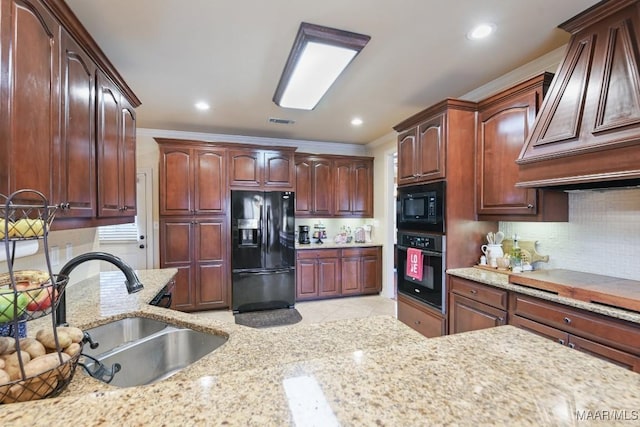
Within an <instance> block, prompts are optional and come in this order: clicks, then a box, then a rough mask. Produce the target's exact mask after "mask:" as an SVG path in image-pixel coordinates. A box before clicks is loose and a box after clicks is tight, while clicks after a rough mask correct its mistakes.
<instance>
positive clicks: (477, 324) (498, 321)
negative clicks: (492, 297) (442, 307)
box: [449, 293, 507, 334]
mask: <svg viewBox="0 0 640 427" xmlns="http://www.w3.org/2000/svg"><path fill="white" fill-rule="evenodd" d="M449 312H450V315H449V330H450V333H451V334H457V333H459V332H469V331H476V330H478V329H486V328H492V327H494V326H501V325H504V324H506V323H507V312H506V311H504V310H499V309H497V308H494V307H491V306H490V305H487V304H483V303H481V302H478V301H474V300H472V299H469V298H466V297H463V296H461V295H458V294H455V293H451V294H450V296H449Z"/></svg>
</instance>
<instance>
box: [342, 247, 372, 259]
mask: <svg viewBox="0 0 640 427" xmlns="http://www.w3.org/2000/svg"><path fill="white" fill-rule="evenodd" d="M377 255H378V249H377V248H350V249H343V250H342V256H343V257H345V258H349V257H359V256H377Z"/></svg>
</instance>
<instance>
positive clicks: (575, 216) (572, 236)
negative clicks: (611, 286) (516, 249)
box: [500, 188, 640, 280]
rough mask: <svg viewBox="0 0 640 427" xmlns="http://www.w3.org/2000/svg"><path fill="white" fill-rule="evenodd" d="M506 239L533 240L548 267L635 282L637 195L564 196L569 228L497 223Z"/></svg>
mask: <svg viewBox="0 0 640 427" xmlns="http://www.w3.org/2000/svg"><path fill="white" fill-rule="evenodd" d="M500 230H501V231H502V232H503V233H505V236H507V238H511V236H512V235H513V234H514V233H518V235H519V237H520V239H522V240H538V242H539V244H538V246H537V249H538V252H539V253H540V254H542V255H549V262H548V263H543V262H538V263H536V265H535V266H534V267H535V268H536V269H549V268H564V269H568V270H576V271H583V272H587V273H594V274H603V275H606V276H614V277H622V278H626V279H632V280H640V259H639V258H640V189H637V188H634V189H620V190H605V191H598V190H594V191H576V192H571V193H569V222H562V223H560V222H556V223H531V222H500Z"/></svg>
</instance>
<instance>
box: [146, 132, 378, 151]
mask: <svg viewBox="0 0 640 427" xmlns="http://www.w3.org/2000/svg"><path fill="white" fill-rule="evenodd" d="M136 134H137V135H138V136H147V137H152V138H156V137H157V138H170V139H184V140H191V141H203V142H227V143H237V144H255V145H264V146H280V147H282V146H284V147H296V148H297V149H298V151H300V152H304V153H311V154H341V155H347V156H366V155H367V154H368V153H367V147H366V146H365V145H360V144H346V143H340V142H330V141H308V140H300V139H286V138H267V137H262V136H243V135H227V134H219V133H202V132H185V131H177V130H166V129H149V128H138V129H137V130H136Z"/></svg>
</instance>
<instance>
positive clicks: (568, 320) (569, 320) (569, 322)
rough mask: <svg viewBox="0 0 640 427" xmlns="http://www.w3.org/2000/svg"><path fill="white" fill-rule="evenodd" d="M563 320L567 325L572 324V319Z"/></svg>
mask: <svg viewBox="0 0 640 427" xmlns="http://www.w3.org/2000/svg"><path fill="white" fill-rule="evenodd" d="M563 320H564V323H566V324H567V325H570V324H571V319H570V318H568V317H565V318H564V319H563Z"/></svg>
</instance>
